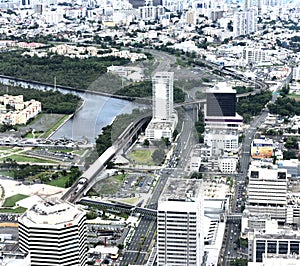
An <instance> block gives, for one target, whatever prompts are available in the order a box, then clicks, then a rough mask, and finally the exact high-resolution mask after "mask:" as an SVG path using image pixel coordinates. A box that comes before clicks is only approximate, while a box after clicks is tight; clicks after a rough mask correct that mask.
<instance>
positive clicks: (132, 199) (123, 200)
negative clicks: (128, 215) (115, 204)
mask: <svg viewBox="0 0 300 266" xmlns="http://www.w3.org/2000/svg"><path fill="white" fill-rule="evenodd" d="M138 200H139V198H125V199H121V200H120V201H121V202H124V203H128V204H136V203H137V202H138Z"/></svg>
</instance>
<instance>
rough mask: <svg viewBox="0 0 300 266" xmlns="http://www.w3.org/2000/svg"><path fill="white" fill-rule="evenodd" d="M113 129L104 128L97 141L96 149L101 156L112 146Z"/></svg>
mask: <svg viewBox="0 0 300 266" xmlns="http://www.w3.org/2000/svg"><path fill="white" fill-rule="evenodd" d="M111 129H112V126H111V125H108V126H106V127H104V128H102V133H101V134H100V135H99V136H98V138H97V139H96V149H97V153H98V155H99V156H100V155H101V154H102V153H103V152H105V150H106V149H107V148H109V147H110V146H111V145H112V139H111Z"/></svg>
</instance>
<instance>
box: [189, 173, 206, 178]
mask: <svg viewBox="0 0 300 266" xmlns="http://www.w3.org/2000/svg"><path fill="white" fill-rule="evenodd" d="M202 178H203V176H202V173H197V172H193V173H192V175H191V179H202Z"/></svg>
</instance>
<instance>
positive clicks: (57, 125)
mask: <svg viewBox="0 0 300 266" xmlns="http://www.w3.org/2000/svg"><path fill="white" fill-rule="evenodd" d="M68 118H69V115H64V116H63V117H61V118H60V119H59V120H58V121H57V122H56V123H54V124H53V125H52V126H51V127H50V128H49V129H48V130H47V131H46V132H45V133H44V134H42V135H41V136H40V137H43V138H47V137H49V136H50V135H51V134H52V133H53V132H54V131H55V130H56V129H57V128H58V127H59V126H60V125H61V124H63V123H64V122H65V121H66V120H67V119H68Z"/></svg>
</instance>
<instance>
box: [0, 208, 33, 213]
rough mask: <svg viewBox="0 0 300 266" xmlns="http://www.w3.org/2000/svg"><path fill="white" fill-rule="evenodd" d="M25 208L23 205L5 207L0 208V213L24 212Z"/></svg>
mask: <svg viewBox="0 0 300 266" xmlns="http://www.w3.org/2000/svg"><path fill="white" fill-rule="evenodd" d="M26 210H27V209H26V208H23V207H17V208H13V209H12V208H8V209H7V208H5V209H0V213H24V212H26Z"/></svg>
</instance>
